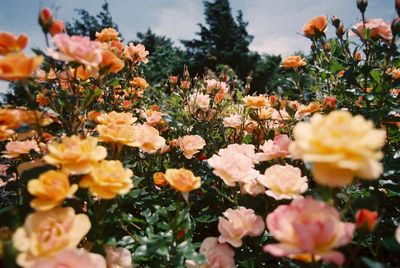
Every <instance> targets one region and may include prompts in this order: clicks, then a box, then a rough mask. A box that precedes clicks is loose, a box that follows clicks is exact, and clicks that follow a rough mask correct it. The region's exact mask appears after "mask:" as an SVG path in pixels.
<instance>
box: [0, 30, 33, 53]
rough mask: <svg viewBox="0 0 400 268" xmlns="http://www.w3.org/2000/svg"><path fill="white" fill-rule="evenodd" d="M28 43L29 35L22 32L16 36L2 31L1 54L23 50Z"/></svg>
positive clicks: (0, 37) (0, 40) (0, 35)
mask: <svg viewBox="0 0 400 268" xmlns="http://www.w3.org/2000/svg"><path fill="white" fill-rule="evenodd" d="M27 44H28V36H26V35H25V34H21V35H20V36H18V37H16V36H15V35H13V34H12V33H7V32H1V33H0V55H6V54H8V53H10V52H18V51H21V50H23V49H24V48H25V47H26V45H27Z"/></svg>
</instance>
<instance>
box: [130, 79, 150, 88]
mask: <svg viewBox="0 0 400 268" xmlns="http://www.w3.org/2000/svg"><path fill="white" fill-rule="evenodd" d="M129 83H130V84H131V86H133V87H138V88H140V89H146V88H147V87H148V86H149V84H148V83H147V81H146V80H145V79H143V78H141V77H134V78H133V79H132V81H130V82H129Z"/></svg>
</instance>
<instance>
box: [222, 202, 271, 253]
mask: <svg viewBox="0 0 400 268" xmlns="http://www.w3.org/2000/svg"><path fill="white" fill-rule="evenodd" d="M223 215H224V217H219V222H218V231H219V232H220V233H221V235H220V236H219V237H218V242H220V243H225V242H226V243H229V244H231V245H232V246H234V247H236V248H238V247H241V246H242V238H243V237H245V236H259V235H261V234H262V233H263V232H264V229H265V225H264V221H263V220H262V218H261V217H260V216H257V215H256V214H254V210H252V209H247V208H245V207H239V208H238V209H231V208H229V209H227V210H226V211H225V212H224V213H223Z"/></svg>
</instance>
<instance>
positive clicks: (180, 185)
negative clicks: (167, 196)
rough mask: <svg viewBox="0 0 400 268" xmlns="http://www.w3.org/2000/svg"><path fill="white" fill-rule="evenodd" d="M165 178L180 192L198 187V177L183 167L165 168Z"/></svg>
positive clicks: (186, 191)
mask: <svg viewBox="0 0 400 268" xmlns="http://www.w3.org/2000/svg"><path fill="white" fill-rule="evenodd" d="M165 179H166V180H167V182H168V183H169V185H171V186H172V187H173V188H175V189H176V190H178V191H180V192H184V193H188V192H190V191H192V190H195V189H198V188H200V184H201V183H200V177H195V176H194V174H193V172H192V171H190V170H187V169H184V168H180V169H173V168H172V169H167V171H166V172H165Z"/></svg>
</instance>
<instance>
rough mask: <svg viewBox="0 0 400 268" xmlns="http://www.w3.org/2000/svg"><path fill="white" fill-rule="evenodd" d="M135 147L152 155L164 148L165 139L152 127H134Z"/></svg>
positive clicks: (144, 125) (145, 125)
mask: <svg viewBox="0 0 400 268" xmlns="http://www.w3.org/2000/svg"><path fill="white" fill-rule="evenodd" d="M136 133H137V134H136V137H135V146H136V147H139V148H140V150H142V151H143V152H146V153H149V154H152V153H155V152H157V150H158V149H161V148H162V147H164V146H165V139H164V138H163V137H161V136H160V133H159V132H158V130H157V129H155V128H154V127H151V126H149V125H147V124H143V125H137V126H136Z"/></svg>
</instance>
